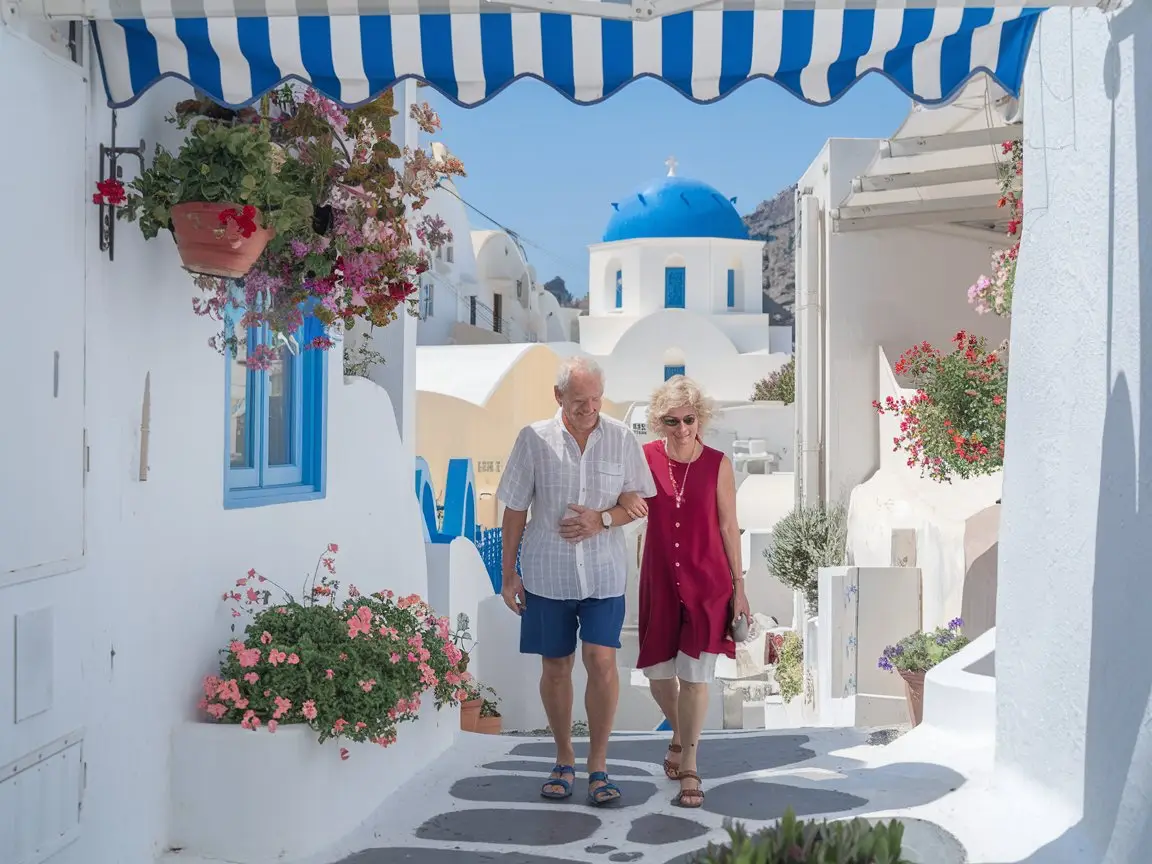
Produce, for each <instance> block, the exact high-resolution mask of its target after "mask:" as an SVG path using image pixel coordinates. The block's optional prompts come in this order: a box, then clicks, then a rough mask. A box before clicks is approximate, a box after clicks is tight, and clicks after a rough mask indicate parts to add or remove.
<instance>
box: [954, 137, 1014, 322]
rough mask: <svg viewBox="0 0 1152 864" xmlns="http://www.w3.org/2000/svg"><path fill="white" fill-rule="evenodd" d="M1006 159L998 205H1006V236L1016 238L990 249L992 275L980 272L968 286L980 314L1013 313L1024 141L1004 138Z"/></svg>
mask: <svg viewBox="0 0 1152 864" xmlns="http://www.w3.org/2000/svg"><path fill="white" fill-rule="evenodd" d="M1000 152H1001V155H1003V156H1005V157H1007V161H1006V162H1005V163H1004V164H1002V165H1001V166H1000V201H999V202H998V203H999V206H1001V207H1007V208H1008V211H1009V213H1008V228H1007V234H1008V236H1009V237H1015V238H1016V241H1015V242H1014V243H1013V244H1012V245H1011V246H1009V247H1008V248H1007V249H998V250H996V251H995V252H993V253H992V270H991V272H992V275H991V276H990V277H989V276H981V277H980V278H979V279H977V280H976V282H975V283H974V284H973V285H972V286H971V287H970V288H969V289H968V302H969V303H971V304H972V305H973V306H975V307H976V311H977V312H978V313H980V314H981V315H983V314H985V313H987V312H995V313H996V314H997V315H1001V316H1003V317H1005V318H1007V317H1009V316H1010V315H1011V314H1012V293H1013V291H1014V290H1015V287H1016V262H1017V260H1018V259H1019V257H1020V237H1019V235H1020V226H1021V224H1022V223H1023V221H1024V191H1023V182H1024V144H1023V142H1021V141H1005V142H1004V143H1003V144H1001V145H1000Z"/></svg>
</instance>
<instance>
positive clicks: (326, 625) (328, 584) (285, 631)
mask: <svg viewBox="0 0 1152 864" xmlns="http://www.w3.org/2000/svg"><path fill="white" fill-rule="evenodd" d="M338 551H339V548H338V547H337V546H336V544H335V543H333V544H331V545H329V546H328V548H327V550H325V552H324V554H323V555H321V557H320V560H319V562H318V564H317V566H316V569H315V571H314V572H313V574H312V576H311V578H310V579H308V580H306V581H305V584H304V590H303V602H297V601H296V600H295V598H293V597H292V595H291V594H289V593H288V592H287V591H286V590H285V589H283V588H282V587H281V586H279V585H277V584H276V583H275V582H273V581H272V580H270V579H268V578H267V577H265V576H262V575H261V574H259V573H257V572H256V571H255V570H250V571H248V575H247V576H244V577H243V578H241V579H238V580H236V585H235V586H234V588H232V589H231V590H229V591H227V592H225V594H224V599H225V600H226V601H227V602H230V603H233V604H235V605H234V606H233V607H232V615H233V617H235V618H242V617H245V616H247V617H249V618H250V619H251V620H250V622H249V623H248V624H247V625H246V627H245V630H244V638H243V639H233V640H232V642H231V644H230V645H229V646H228V649H227V650H226V651H224V652H222V653H223V654H224V657H223V659H222V660H221V663H220V671H219V673H218V674H216V675H209V676H207V677H206V678H205V679H204V698H203V699H201V700H200V708H201V710H203V711H204V712H206V713H207V714H208V715H209V716H211V717H212V718H213V719H214V720H215V721H217V722H220V723H233V724H238V725H239V726H241V727H243V728H244V729H249V730H252V731H258V730H262V729H263V730H267V731H268V732H270V733H274V732H276V731H277V729H279V728H280V726H281V725H282V724H291V723H296V724H306V725H307V726H309V727H310V728H311V729H312V730H313V731H314V732H316V733H317V735H318V740H319V741H320V742H321V743H322V742H324V741H326V740H327V739H329V738H344V739H347V740H350V741H359V742H363V741H368V742H371V743H373V744H379V745H381V746H384V747H387V746H388V745H390V744H393V743H394V742H395V741H396V738H397V726H398V725H399V724H401V723H404V722H406V721H408V720H412V719H414V718H415V717H416V716H417V714H418V713H419V711H420V705H421V696H422V694H424V693H425V692H426V691H432V692H433V693H434V695H435V700H436V707H437V708H440V707H442V706H444V705H453V706H455V705H458V704H459V703H460V701H461V700H462V699H463V698H465V697H466V696H467V691H466V689H465V686H464V685H465V684H466V682H467V681H468V680H469V677H470V676H469V675H468V673H467V672H464V671H462V670H461V668H460V665H461V663H462V662H463V661H464V654H463V652H462V651H461V650H460V649H459V648H458V647H457V646H456V645H455V644H454V642H453V639H452V632H451V630H450V625H449V622H448V619H447V618H438V617H436V615H435V613H433V611H432V610H431V609H430V608H429V607H428V605H427V604H426V603H424V601H422V600H421V599H420V598H419V597H418V596H416V595H415V594H412V595H410V596H408V597H402V598H400V599H398V600H397V599H395V598H394V595H393V593H392V592H391V591H378V592H376V593H374V594H367V595H366V594H362V593H361V592H360V591H359V590H358V589H357V588H356V586H354V585H350V586H349V587H348V596H347V599H345V600H344V601H343V602H337V600H336V598H337V594H338V592H339V589H340V583H339V582H337V581H336V580H335V579H332V578H330V576H334V575H335V573H336V565H335V557H336V555H337V553H338ZM321 571H323V572H321ZM267 585H271V586H274V587H276V588H278V589H280V590H281V591H282V592H283V593H284V595H285V598H286V599H285V601H284V602H282V603H278V604H271V602H270V601H271V597H272V591H271V590H270V589H268V588H267V587H265V586H267ZM233 629H235V625H233ZM348 754H349V751H348V749H347V748H341V749H340V756H341V758H347V757H348Z"/></svg>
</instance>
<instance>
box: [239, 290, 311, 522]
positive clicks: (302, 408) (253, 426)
mask: <svg viewBox="0 0 1152 864" xmlns="http://www.w3.org/2000/svg"><path fill="white" fill-rule="evenodd" d="M310 311H311V310H310V309H305V316H304V325H303V326H302V327H301V328H300V330H298V331H297V332H296V333H295V342H296V344H295V346H294V353H289V357H288V359H287V360H286V363H285V380H284V383H283V387H284V393H283V397H282V398H283V401H284V402H285V403H286V405H287V408H286V410H285V419H286V421H287V422H286V424H285V426H286V430H285V435H286V436H287V441H286V446H285V447H284V448H283V449H284V450H286V451H287V452H286V455H287V458H286V459H285V461H284V463H283V464H277V465H270V464H269V458H270V450H269V440H268V435H269V432H268V425H269V398H270V395H271V394H270V392H269V391H270V382H269V375H268V372H267V371H263V370H261V371H252V370H249V371H248V372H247V373H246V374H247V379H248V386H247V388H246V392H245V397H246V398H245V403H246V405H245V406H244V408H243V410H244V418H245V427H244V429H245V433H246V435H247V443H248V449H247V452H246V454H245V455H246V456H247V459H246V460H245V463H246V464H245V465H243V466H236V467H234V466H233V465H232V464H231V455H230V454H231V453H232V447H233V443H234V442H232V441H231V435H232V434H233V418H232V414H233V413H235V412H236V411H237V410H239V409H238V406H237V405H234V404H233V402H234V400H233V398H232V392H231V385H232V376H233V375H235V374H237V372H238V371H239V367H238V366H237V363H236V361H235V360H234V359H233V358H232V357H231V356H230V355H229V356H227V357H226V358H225V359H226V373H225V393H226V397H225V402H226V406H227V411H226V416H225V437H226V449H225V459H224V506H225V508H235V507H256V506H261V505H265V504H278V503H286V502H289V501H304V500H309V499H315V498H323V497H324V494H325V474H326V467H327V465H326V463H327V448H326V440H327V415H328V394H327V379H328V371H327V370H328V352H327V351H323V350H319V349H315V348H309V347H308V346H309V345H311V344H312V342H313V340H315V339H316V338H318V337H322V336H324V335H325V334H324V326H323V324H321V323H320V321H318V320H317V319H316V318H315V317H314V316H313V315H311V314H310ZM238 314H243V313H242V311H240V312H239V313H238ZM270 339H271V335H270V333H269V332H268V330H267V328H266V327H262V328H251V329H250V330H249V331H248V339H247V343H246V344H247V348H248V354H251V352H252V350H253V349H255V347H256V345H257V344H260V342H261V341H263V342H265V343H267V342H269V341H270ZM284 350H287V347H286V346H285V347H284Z"/></svg>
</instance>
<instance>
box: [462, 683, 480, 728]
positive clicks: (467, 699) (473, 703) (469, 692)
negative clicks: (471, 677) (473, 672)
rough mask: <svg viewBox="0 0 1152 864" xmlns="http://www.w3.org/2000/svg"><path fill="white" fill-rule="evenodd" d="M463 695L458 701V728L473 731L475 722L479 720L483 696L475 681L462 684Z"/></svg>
mask: <svg viewBox="0 0 1152 864" xmlns="http://www.w3.org/2000/svg"><path fill="white" fill-rule="evenodd" d="M464 691H465V695H464V697H463V699H462V700H461V702H460V729H461V730H462V731H464V732H475V731H476V724H477V723H478V722H479V720H480V709H481V708H482V707H483V706H484V697H483V695H482V694H481V693H480V689H479V688H478V687H477V686H476V683H475V681H469V682H468V683H467V684H465V685H464Z"/></svg>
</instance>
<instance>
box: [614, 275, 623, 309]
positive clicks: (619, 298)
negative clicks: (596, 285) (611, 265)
mask: <svg viewBox="0 0 1152 864" xmlns="http://www.w3.org/2000/svg"><path fill="white" fill-rule="evenodd" d="M615 308H616V309H623V308H624V271H623V270H617V271H616V306H615Z"/></svg>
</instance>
